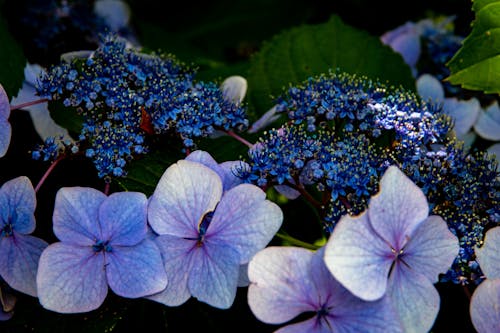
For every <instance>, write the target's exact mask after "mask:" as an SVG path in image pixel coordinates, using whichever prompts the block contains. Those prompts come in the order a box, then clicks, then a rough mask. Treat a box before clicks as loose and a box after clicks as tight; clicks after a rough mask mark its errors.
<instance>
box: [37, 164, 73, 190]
mask: <svg viewBox="0 0 500 333" xmlns="http://www.w3.org/2000/svg"><path fill="white" fill-rule="evenodd" d="M64 157H66V155H61V156H59V157H58V158H57V159H56V160H55V161H54V162H52V164H51V165H50V166H49V168H48V169H47V171H45V173H44V174H43V176H42V178H40V181H39V182H38V184H37V185H36V187H35V193H37V192H38V190H39V189H40V187H41V186H42V184H43V183H44V182H45V180H46V179H47V177H48V176H49V175H50V173H51V172H52V171H53V170H54V168H55V167H56V165H57V164H58V163H59V161H61V160H62V159H63V158H64Z"/></svg>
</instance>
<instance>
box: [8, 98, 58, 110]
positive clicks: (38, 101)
mask: <svg viewBox="0 0 500 333" xmlns="http://www.w3.org/2000/svg"><path fill="white" fill-rule="evenodd" d="M48 101H49V100H48V99H47V98H42V99H38V100H36V101H31V102H26V103H22V104H18V105H12V106H11V107H10V110H11V111H13V110H18V109H23V108H25V107H27V106H31V105H36V104H41V103H45V102H48Z"/></svg>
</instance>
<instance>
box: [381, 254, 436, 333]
mask: <svg viewBox="0 0 500 333" xmlns="http://www.w3.org/2000/svg"><path fill="white" fill-rule="evenodd" d="M387 296H388V297H390V298H391V300H392V302H393V304H394V307H395V309H396V311H397V313H398V314H399V317H400V321H401V323H402V325H403V327H404V331H405V332H429V330H430V329H431V328H432V326H433V324H434V321H435V320H436V317H437V314H438V311H439V306H440V299H439V293H438V292H437V290H436V288H434V285H433V283H432V282H431V281H430V280H429V279H428V278H427V277H426V276H424V275H422V274H420V273H419V272H418V271H415V270H413V269H411V268H407V266H406V265H405V264H403V263H398V264H396V265H395V267H394V269H393V271H392V273H391V275H390V277H389V286H388V290H387Z"/></svg>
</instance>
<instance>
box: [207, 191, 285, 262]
mask: <svg viewBox="0 0 500 333" xmlns="http://www.w3.org/2000/svg"><path fill="white" fill-rule="evenodd" d="M282 221H283V213H282V211H281V209H280V208H279V206H278V205H276V204H275V203H273V202H271V201H269V200H266V193H265V192H264V191H262V190H261V189H260V188H259V187H257V186H255V185H251V184H241V185H238V186H236V187H234V188H232V189H231V190H229V191H227V192H226V193H224V196H223V197H222V199H221V201H220V203H219V204H218V206H217V209H216V210H215V214H214V216H213V218H212V221H211V223H210V225H209V227H208V229H207V233H206V235H205V241H206V242H207V243H210V244H217V245H222V244H224V245H228V246H231V247H232V248H233V249H236V250H237V251H238V253H239V255H240V262H239V263H241V264H244V263H246V262H248V260H249V259H250V258H251V257H252V256H253V255H254V254H255V253H257V251H259V250H261V249H263V248H264V247H265V246H266V245H267V244H268V243H269V242H270V241H271V239H272V238H273V237H274V235H275V234H276V232H277V231H278V230H279V228H280V226H281V223H282Z"/></svg>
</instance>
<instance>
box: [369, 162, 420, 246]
mask: <svg viewBox="0 0 500 333" xmlns="http://www.w3.org/2000/svg"><path fill="white" fill-rule="evenodd" d="M428 215H429V204H428V203H427V199H426V198H425V195H424V193H423V192H422V190H421V189H420V188H419V187H418V186H417V185H415V184H414V183H413V182H412V181H411V179H410V178H408V177H407V176H406V175H405V174H404V173H403V172H402V171H401V170H399V169H398V168H397V167H396V166H390V167H389V168H388V169H387V170H386V171H385V173H384V175H383V176H382V179H381V181H380V192H379V193H378V194H377V195H376V196H374V197H372V198H371V199H370V202H369V208H368V216H369V217H370V223H371V225H372V227H373V229H374V230H375V232H376V233H377V234H378V235H380V237H382V238H383V239H384V240H386V241H387V242H388V243H389V244H390V245H392V247H393V248H394V249H396V250H400V249H402V247H403V246H404V244H405V243H406V241H407V239H408V237H411V235H412V233H413V231H414V230H415V228H417V227H418V225H419V224H420V223H422V222H423V221H424V220H425V219H426V218H427V216H428Z"/></svg>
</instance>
